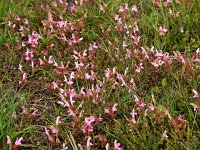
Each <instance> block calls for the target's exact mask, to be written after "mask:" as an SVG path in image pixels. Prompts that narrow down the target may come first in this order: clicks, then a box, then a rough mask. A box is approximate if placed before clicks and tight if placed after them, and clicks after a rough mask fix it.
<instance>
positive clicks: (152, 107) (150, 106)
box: [149, 103, 155, 111]
mask: <svg viewBox="0 0 200 150" xmlns="http://www.w3.org/2000/svg"><path fill="white" fill-rule="evenodd" d="M149 109H150V110H151V111H154V110H155V107H154V105H153V104H152V103H150V104H149Z"/></svg>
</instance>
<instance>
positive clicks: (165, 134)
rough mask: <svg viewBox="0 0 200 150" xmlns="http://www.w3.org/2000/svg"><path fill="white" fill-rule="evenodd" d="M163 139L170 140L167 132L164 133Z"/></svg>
mask: <svg viewBox="0 0 200 150" xmlns="http://www.w3.org/2000/svg"><path fill="white" fill-rule="evenodd" d="M162 137H163V138H164V139H167V138H168V135H167V131H166V130H165V131H164V133H163V135H162Z"/></svg>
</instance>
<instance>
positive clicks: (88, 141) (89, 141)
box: [86, 136, 93, 150]
mask: <svg viewBox="0 0 200 150" xmlns="http://www.w3.org/2000/svg"><path fill="white" fill-rule="evenodd" d="M86 145H87V150H89V149H90V146H91V145H93V144H92V143H91V137H90V136H89V137H88V139H87V144H86Z"/></svg>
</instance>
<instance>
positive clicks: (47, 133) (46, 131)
mask: <svg viewBox="0 0 200 150" xmlns="http://www.w3.org/2000/svg"><path fill="white" fill-rule="evenodd" d="M44 130H45V134H46V135H47V136H49V130H47V128H46V127H44Z"/></svg>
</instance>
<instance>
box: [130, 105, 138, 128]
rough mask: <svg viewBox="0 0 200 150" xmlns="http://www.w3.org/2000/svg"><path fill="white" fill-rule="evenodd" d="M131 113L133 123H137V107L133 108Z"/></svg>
mask: <svg viewBox="0 0 200 150" xmlns="http://www.w3.org/2000/svg"><path fill="white" fill-rule="evenodd" d="M130 114H131V117H132V118H131V122H132V123H133V124H136V122H137V121H136V117H135V116H136V115H137V113H135V109H134V108H133V110H132V112H131V113H130Z"/></svg>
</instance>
